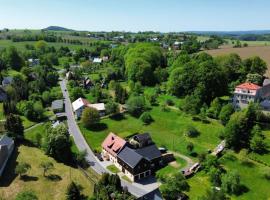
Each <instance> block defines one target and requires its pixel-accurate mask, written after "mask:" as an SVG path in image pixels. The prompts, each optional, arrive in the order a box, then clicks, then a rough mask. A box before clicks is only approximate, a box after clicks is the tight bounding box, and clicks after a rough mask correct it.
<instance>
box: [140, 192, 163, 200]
mask: <svg viewBox="0 0 270 200" xmlns="http://www.w3.org/2000/svg"><path fill="white" fill-rule="evenodd" d="M139 199H140V200H162V195H161V193H160V191H159V189H155V190H153V191H152V192H149V193H147V194H145V195H144V196H142V197H140V198H139Z"/></svg>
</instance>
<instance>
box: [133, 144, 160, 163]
mask: <svg viewBox="0 0 270 200" xmlns="http://www.w3.org/2000/svg"><path fill="white" fill-rule="evenodd" d="M136 152H137V153H138V154H140V155H141V156H143V157H144V158H145V159H146V160H148V161H151V160H153V159H155V158H159V157H161V153H160V151H159V150H158V148H157V147H156V145H155V144H152V145H150V146H146V147H143V148H139V149H136Z"/></svg>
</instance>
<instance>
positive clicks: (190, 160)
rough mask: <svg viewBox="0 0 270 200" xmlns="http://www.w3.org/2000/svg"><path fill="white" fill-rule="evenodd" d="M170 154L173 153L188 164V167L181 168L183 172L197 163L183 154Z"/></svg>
mask: <svg viewBox="0 0 270 200" xmlns="http://www.w3.org/2000/svg"><path fill="white" fill-rule="evenodd" d="M169 153H173V155H175V156H177V157H179V158H182V159H183V160H185V161H186V162H187V165H186V166H185V167H183V168H181V170H184V169H186V168H190V167H191V166H192V165H194V163H195V162H194V161H193V160H192V159H191V158H189V157H187V156H185V155H183V154H181V153H178V152H173V151H170V152H169Z"/></svg>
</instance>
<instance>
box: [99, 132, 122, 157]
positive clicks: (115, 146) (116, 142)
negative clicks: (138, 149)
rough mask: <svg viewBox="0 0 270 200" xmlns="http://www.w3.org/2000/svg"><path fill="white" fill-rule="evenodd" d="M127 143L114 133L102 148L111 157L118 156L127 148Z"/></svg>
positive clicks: (107, 138) (104, 142)
mask: <svg viewBox="0 0 270 200" xmlns="http://www.w3.org/2000/svg"><path fill="white" fill-rule="evenodd" d="M125 144H126V141H125V140H124V139H122V138H120V137H118V136H117V135H115V134H114V133H110V134H109V135H108V136H107V137H106V139H105V140H104V141H103V143H102V148H103V149H105V150H106V151H107V152H109V153H110V154H111V155H113V156H116V155H117V154H118V153H119V152H120V151H121V149H122V148H123V147H124V146H125Z"/></svg>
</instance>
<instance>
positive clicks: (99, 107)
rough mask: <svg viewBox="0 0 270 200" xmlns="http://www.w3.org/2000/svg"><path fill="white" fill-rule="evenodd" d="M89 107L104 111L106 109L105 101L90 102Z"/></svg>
mask: <svg viewBox="0 0 270 200" xmlns="http://www.w3.org/2000/svg"><path fill="white" fill-rule="evenodd" d="M87 106H88V107H91V108H95V109H97V110H98V111H104V110H105V104H104V103H94V104H88V105H87Z"/></svg>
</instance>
